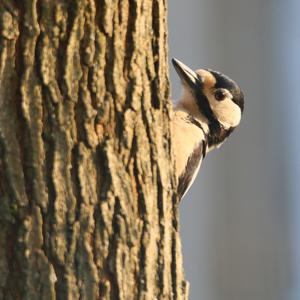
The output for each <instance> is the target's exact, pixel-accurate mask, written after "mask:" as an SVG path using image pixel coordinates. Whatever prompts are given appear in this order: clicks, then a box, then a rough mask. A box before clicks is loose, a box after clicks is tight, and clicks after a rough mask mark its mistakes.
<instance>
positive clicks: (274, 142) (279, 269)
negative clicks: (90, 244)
mask: <svg viewBox="0 0 300 300" xmlns="http://www.w3.org/2000/svg"><path fill="white" fill-rule="evenodd" d="M299 11H300V2H299V1H297V0H285V1H279V0H266V1H260V0H252V1H247V0H227V1H223V0H186V1H182V0H172V1H169V46H170V58H171V57H176V58H178V59H180V60H182V61H183V62H184V63H186V64H187V65H188V66H190V67H191V68H192V69H197V68H199V67H209V68H212V69H215V70H219V71H221V72H223V73H225V74H227V75H228V76H230V77H231V78H233V79H234V80H236V81H237V82H238V84H239V85H240V86H241V87H242V89H243V90H244V93H245V96H246V104H245V114H244V117H243V119H242V124H241V125H240V127H239V128H238V129H237V130H236V131H235V132H234V134H233V135H232V136H231V137H230V139H229V140H228V141H227V142H226V143H225V144H224V145H223V146H222V147H221V149H220V150H216V151H214V152H212V153H210V154H209V155H208V156H207V157H206V159H205V161H204V163H203V165H202V167H201V170H200V175H199V176H198V178H197V181H196V182H195V184H194V185H193V187H192V189H191V190H190V191H189V193H188V194H187V196H185V198H184V200H183V201H182V203H181V235H182V243H183V254H184V267H185V272H186V277H187V279H188V281H189V282H190V284H191V290H190V299H191V300H202V299H203V300H300V199H299V198H300V159H299V154H300V133H299V131H300V119H299V115H300V18H299ZM170 65H171V64H170ZM170 69H171V70H170V71H171V83H172V97H173V99H178V98H179V97H180V82H179V80H178V78H177V75H176V74H175V72H174V70H173V68H172V67H170ZM298 90H299V94H298Z"/></svg>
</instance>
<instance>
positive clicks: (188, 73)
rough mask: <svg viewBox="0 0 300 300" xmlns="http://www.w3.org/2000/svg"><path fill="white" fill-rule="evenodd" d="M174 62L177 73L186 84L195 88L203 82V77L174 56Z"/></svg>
mask: <svg viewBox="0 0 300 300" xmlns="http://www.w3.org/2000/svg"><path fill="white" fill-rule="evenodd" d="M172 63H173V66H174V68H175V70H176V72H177V74H178V75H179V77H180V79H181V80H182V82H183V83H184V84H186V85H187V86H189V87H190V88H192V89H195V88H196V86H197V85H199V84H201V83H202V82H201V77H200V76H198V75H197V74H196V73H195V72H194V71H193V70H191V69H190V68H189V67H188V66H186V65H185V64H184V63H182V62H181V61H179V60H178V59H176V58H172Z"/></svg>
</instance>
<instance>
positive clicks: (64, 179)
mask: <svg viewBox="0 0 300 300" xmlns="http://www.w3.org/2000/svg"><path fill="white" fill-rule="evenodd" d="M166 9H167V8H166V2H165V1H160V0H123V1H120V0H119V1H115V0H111V1H109V0H76V1H68V0H56V1H52V0H51V1H49V0H22V1H20V0H14V1H13V0H0V225H1V231H0V299H5V300H7V299H30V300H32V299H129V300H131V299H150V300H152V299H185V298H187V293H188V292H187V283H186V282H185V280H184V275H183V270H182V259H181V247H180V239H179V233H178V211H177V205H176V194H175V193H174V187H175V181H174V174H173V164H172V163H171V150H170V149H171V147H170V142H171V141H170V131H169V121H170V103H169V101H168V97H169V83H168V63H167V45H166V43H167V35H166Z"/></svg>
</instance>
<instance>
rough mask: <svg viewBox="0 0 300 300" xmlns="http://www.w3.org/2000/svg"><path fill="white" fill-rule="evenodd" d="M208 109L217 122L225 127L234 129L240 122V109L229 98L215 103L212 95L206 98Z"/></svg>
mask: <svg viewBox="0 0 300 300" xmlns="http://www.w3.org/2000/svg"><path fill="white" fill-rule="evenodd" d="M208 101H209V104H210V107H211V109H212V111H213V113H214V115H215V116H216V118H217V120H218V121H219V122H220V123H221V124H222V125H223V126H224V127H225V128H229V127H236V126H237V125H238V124H239V123H240V120H241V116H242V113H241V109H240V107H239V106H238V105H237V104H235V103H234V102H233V101H232V100H231V98H229V97H227V98H226V99H225V100H223V101H217V100H216V99H215V97H214V96H213V95H209V96H208Z"/></svg>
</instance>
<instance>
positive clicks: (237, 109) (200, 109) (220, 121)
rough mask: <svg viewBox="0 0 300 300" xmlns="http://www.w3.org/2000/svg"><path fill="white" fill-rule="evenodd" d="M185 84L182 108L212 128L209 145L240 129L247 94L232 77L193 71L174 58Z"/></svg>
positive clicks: (200, 70) (175, 65) (207, 71)
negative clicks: (245, 94)
mask: <svg viewBox="0 0 300 300" xmlns="http://www.w3.org/2000/svg"><path fill="white" fill-rule="evenodd" d="M172 63H173V65H174V68H175V70H176V72H177V74H178V75H179V77H180V79H181V81H182V84H183V96H182V98H181V100H180V103H179V105H180V106H181V107H183V108H184V109H185V110H186V111H187V112H188V113H189V114H191V115H192V116H193V117H194V118H202V119H204V120H205V122H206V123H207V125H208V128H209V133H208V134H209V138H210V141H209V144H210V145H211V146H212V145H213V146H218V144H221V143H222V142H223V141H224V140H225V139H226V138H227V136H228V135H229V134H230V133H231V132H232V131H233V129H234V128H236V127H237V126H238V124H239V123H240V120H241V116H242V114H243V110H244V95H243V92H242V91H241V89H240V88H239V86H238V85H237V84H236V83H235V82H234V81H233V80H231V79H230V78H229V77H227V76H225V75H223V74H221V73H219V72H216V71H213V70H210V69H199V70H196V71H193V70H191V69H190V68H189V67H188V66H186V65H185V64H183V63H182V62H180V61H179V60H177V59H175V58H173V59H172Z"/></svg>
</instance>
